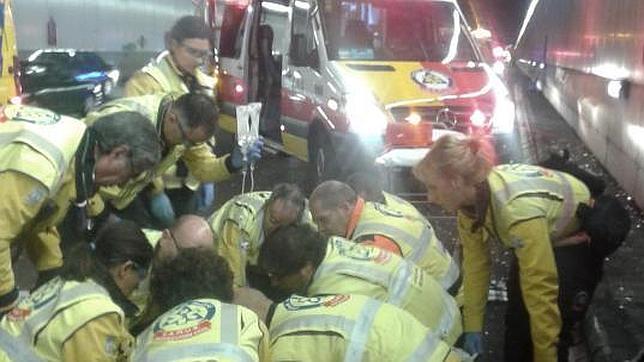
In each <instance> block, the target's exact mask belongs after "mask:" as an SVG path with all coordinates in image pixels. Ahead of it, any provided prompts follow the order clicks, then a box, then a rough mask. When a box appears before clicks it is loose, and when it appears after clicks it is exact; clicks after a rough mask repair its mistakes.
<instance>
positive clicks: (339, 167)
mask: <svg viewBox="0 0 644 362" xmlns="http://www.w3.org/2000/svg"><path fill="white" fill-rule="evenodd" d="M207 5H208V6H207V7H210V8H209V9H207V11H206V13H207V14H209V17H210V19H209V24H211V25H212V26H213V27H214V28H215V30H216V31H215V33H216V39H215V43H216V50H217V58H218V59H217V61H218V64H219V69H218V72H219V75H218V76H219V82H218V86H219V89H218V98H219V101H220V112H221V118H220V124H221V126H222V127H223V128H224V129H227V130H229V131H231V132H233V131H234V130H235V122H236V119H235V109H236V107H237V106H239V105H243V104H247V103H250V102H261V103H262V112H261V122H260V129H261V132H262V134H263V135H264V137H265V138H266V139H267V140H269V142H270V144H271V145H272V146H273V147H276V148H278V149H280V150H282V151H284V152H286V153H288V154H290V155H293V156H295V157H297V158H299V159H301V160H304V161H307V162H309V165H310V171H311V175H312V176H313V177H315V178H316V179H317V180H320V179H325V178H330V177H342V175H346V174H347V173H349V172H352V171H356V170H360V169H362V168H366V167H371V166H374V165H381V166H392V167H393V166H395V167H398V166H400V167H409V166H413V165H414V164H415V163H416V162H418V160H420V159H421V158H422V157H423V156H424V155H425V153H426V152H427V150H428V149H429V147H431V144H432V142H433V141H434V140H436V139H437V138H438V137H440V136H441V135H443V134H445V133H454V132H456V133H460V134H468V133H472V132H484V133H491V132H494V131H496V130H499V129H505V130H507V129H508V127H511V125H512V124H513V122H514V104H513V103H512V101H511V99H510V97H509V94H508V91H507V89H506V88H505V86H504V85H503V83H502V81H501V80H500V78H499V77H498V76H496V75H495V73H494V72H493V71H492V70H491V69H490V67H489V66H488V65H487V64H485V63H484V61H483V59H482V55H481V52H480V50H479V49H478V48H477V46H476V43H475V41H474V39H473V37H472V35H471V33H470V28H469V26H468V25H467V23H466V21H465V19H464V17H463V14H462V12H461V10H460V9H459V6H458V4H457V2H456V1H455V0H290V1H288V0H285V1H281V0H226V1H222V0H218V1H212V0H210V1H207ZM212 7H215V8H214V9H212Z"/></svg>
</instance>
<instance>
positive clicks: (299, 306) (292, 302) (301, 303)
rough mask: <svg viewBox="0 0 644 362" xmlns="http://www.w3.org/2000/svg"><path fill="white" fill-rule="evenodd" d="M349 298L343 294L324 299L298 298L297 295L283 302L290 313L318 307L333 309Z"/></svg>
mask: <svg viewBox="0 0 644 362" xmlns="http://www.w3.org/2000/svg"><path fill="white" fill-rule="evenodd" d="M350 298H351V297H350V296H349V295H344V294H338V295H329V296H324V297H300V296H298V295H293V296H291V297H290V298H288V299H287V300H285V301H284V308H285V309H286V310H287V311H290V312H294V311H298V310H305V309H312V308H319V307H327V308H333V307H335V306H337V305H340V304H342V303H344V302H346V301H347V300H349V299H350Z"/></svg>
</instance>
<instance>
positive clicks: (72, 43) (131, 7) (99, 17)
mask: <svg viewBox="0 0 644 362" xmlns="http://www.w3.org/2000/svg"><path fill="white" fill-rule="evenodd" d="M13 6H14V17H15V19H14V20H15V24H16V34H17V35H16V36H17V39H16V41H17V45H18V50H19V54H20V56H21V57H26V56H28V55H29V54H30V53H31V52H33V51H34V50H37V49H44V48H49V46H48V45H47V23H48V22H49V19H50V17H51V18H52V19H53V20H54V22H55V24H56V29H57V31H56V34H57V36H56V38H57V47H58V48H76V49H85V50H92V51H96V52H98V53H99V54H100V55H101V56H102V57H103V58H104V59H105V60H107V61H108V62H110V63H112V64H114V65H117V66H118V67H119V68H120V69H121V73H122V77H121V78H122V79H124V78H127V76H128V75H129V74H131V72H132V71H134V70H135V69H138V68H140V67H141V66H142V65H143V64H145V62H147V60H148V59H149V58H150V57H151V56H153V55H154V54H155V53H157V52H158V51H160V50H162V49H163V48H164V42H163V36H164V34H165V32H167V31H168V30H169V28H170V27H171V26H172V24H173V23H174V22H175V21H176V20H177V19H178V18H179V17H181V16H183V15H191V14H193V13H194V12H195V10H194V9H195V6H194V4H193V2H192V1H191V0H17V1H14V2H13Z"/></svg>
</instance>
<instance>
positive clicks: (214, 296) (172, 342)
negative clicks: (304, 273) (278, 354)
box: [132, 248, 270, 362]
mask: <svg viewBox="0 0 644 362" xmlns="http://www.w3.org/2000/svg"><path fill="white" fill-rule="evenodd" d="M150 293H151V297H152V299H151V300H152V302H153V303H155V304H156V305H157V308H155V309H157V310H159V312H160V313H161V314H160V315H159V316H158V318H156V319H155V320H154V321H153V322H152V324H151V325H150V326H149V327H148V328H147V329H145V330H144V331H143V333H141V334H140V335H139V336H138V337H137V344H136V349H135V351H134V353H133V355H132V360H133V361H141V362H143V361H155V362H158V361H210V360H213V361H214V360H217V361H269V358H270V357H269V352H268V347H269V345H268V332H267V331H266V327H265V326H264V323H263V322H262V321H261V320H260V319H259V317H258V316H257V315H256V314H255V313H254V312H252V311H250V310H248V309H246V308H244V307H242V306H238V305H234V304H229V303H230V302H231V300H232V298H233V285H232V273H231V272H230V268H229V267H228V264H227V263H226V261H225V260H223V259H222V258H221V257H220V256H218V255H217V254H215V252H214V251H211V250H201V249H195V248H192V249H183V250H180V251H179V252H178V254H177V255H176V256H175V257H174V258H173V259H171V260H165V261H162V262H161V263H159V264H155V265H154V268H153V270H152V278H151V281H150Z"/></svg>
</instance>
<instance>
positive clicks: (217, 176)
mask: <svg viewBox="0 0 644 362" xmlns="http://www.w3.org/2000/svg"><path fill="white" fill-rule="evenodd" d="M228 157H229V155H226V156H223V157H217V156H216V155H215V154H214V153H212V151H211V150H210V148H209V147H208V145H206V144H205V143H204V144H200V145H197V146H194V147H191V148H189V149H187V150H185V151H184V153H183V155H182V156H181V158H182V159H183V161H184V162H185V163H186V166H188V169H189V170H190V172H191V173H192V175H193V176H194V177H195V178H197V180H199V181H202V182H218V181H223V180H226V179H228V178H230V176H231V171H230V170H229V169H228V166H227V165H226V159H227V158H228Z"/></svg>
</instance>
